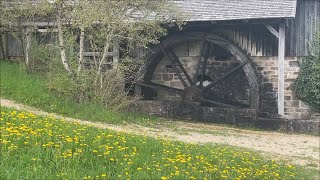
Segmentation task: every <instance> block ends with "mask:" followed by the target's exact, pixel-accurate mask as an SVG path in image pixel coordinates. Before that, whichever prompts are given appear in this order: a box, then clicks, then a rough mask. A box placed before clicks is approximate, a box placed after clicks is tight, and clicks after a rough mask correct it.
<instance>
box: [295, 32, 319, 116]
mask: <svg viewBox="0 0 320 180" xmlns="http://www.w3.org/2000/svg"><path fill="white" fill-rule="evenodd" d="M316 37H317V38H316V40H315V42H314V44H313V50H312V52H311V54H310V55H309V56H307V57H305V58H303V59H301V61H300V64H301V68H300V74H299V77H298V78H297V80H296V82H295V92H296V94H297V96H298V97H299V98H301V100H303V101H305V102H306V103H308V104H309V105H310V106H311V107H312V108H313V109H314V110H316V111H318V112H320V53H319V52H320V51H319V49H320V45H319V42H320V33H317V36H316Z"/></svg>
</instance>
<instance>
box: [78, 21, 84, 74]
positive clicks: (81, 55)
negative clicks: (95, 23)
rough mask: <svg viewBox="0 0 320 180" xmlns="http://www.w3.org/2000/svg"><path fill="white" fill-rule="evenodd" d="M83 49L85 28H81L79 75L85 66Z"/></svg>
mask: <svg viewBox="0 0 320 180" xmlns="http://www.w3.org/2000/svg"><path fill="white" fill-rule="evenodd" d="M83 48H84V27H81V28H80V48H79V62H78V63H79V64H78V70H77V75H79V74H80V72H81V69H82V64H83Z"/></svg>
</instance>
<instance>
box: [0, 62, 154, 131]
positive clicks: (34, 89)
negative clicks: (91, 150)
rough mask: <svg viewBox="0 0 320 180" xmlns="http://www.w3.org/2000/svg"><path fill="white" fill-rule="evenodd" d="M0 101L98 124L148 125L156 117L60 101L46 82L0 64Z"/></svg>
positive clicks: (60, 98)
mask: <svg viewBox="0 0 320 180" xmlns="http://www.w3.org/2000/svg"><path fill="white" fill-rule="evenodd" d="M0 67H1V72H0V73H1V74H0V75H1V81H0V88H1V97H3V98H8V99H11V100H15V101H17V102H20V103H23V104H26V105H30V106H34V107H37V108H40V109H41V110H44V111H47V112H53V113H58V114H61V115H65V116H68V117H73V118H80V119H86V120H90V121H100V122H105V123H111V124H125V123H136V124H143V125H149V124H152V123H154V122H156V121H158V120H159V118H156V117H150V116H146V115H145V116H144V115H136V114H134V113H117V112H113V111H109V110H107V109H106V108H105V107H104V106H102V105H99V104H94V103H77V102H75V101H73V100H72V99H69V98H68V97H64V98H63V97H60V96H56V95H54V94H53V93H51V92H50V91H49V90H48V88H47V79H46V77H45V76H44V75H41V74H27V73H26V71H25V68H24V66H20V65H19V64H16V63H10V62H6V61H0Z"/></svg>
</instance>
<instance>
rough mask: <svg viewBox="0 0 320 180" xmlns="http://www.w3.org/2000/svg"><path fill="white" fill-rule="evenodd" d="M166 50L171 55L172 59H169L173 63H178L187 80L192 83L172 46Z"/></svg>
mask: <svg viewBox="0 0 320 180" xmlns="http://www.w3.org/2000/svg"><path fill="white" fill-rule="evenodd" d="M168 52H169V53H170V54H171V55H172V56H173V59H171V60H172V61H173V63H177V64H178V66H179V67H180V69H181V71H182V72H183V74H184V75H185V76H186V78H187V80H188V81H189V83H190V84H193V83H192V80H191V78H190V76H189V74H188V72H187V71H186V69H185V68H184V67H183V65H182V63H181V62H180V60H179V57H178V56H177V55H176V53H175V52H174V51H173V50H172V48H170V49H168Z"/></svg>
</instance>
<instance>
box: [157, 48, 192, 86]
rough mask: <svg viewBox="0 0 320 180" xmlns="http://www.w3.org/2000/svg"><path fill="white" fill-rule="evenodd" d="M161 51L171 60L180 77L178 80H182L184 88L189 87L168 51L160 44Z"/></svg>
mask: <svg viewBox="0 0 320 180" xmlns="http://www.w3.org/2000/svg"><path fill="white" fill-rule="evenodd" d="M160 49H161V51H162V53H163V54H164V56H165V57H166V58H167V59H168V60H169V62H170V65H171V66H172V68H173V69H174V71H175V72H176V74H177V75H178V78H179V79H180V81H181V83H182V84H183V86H184V87H188V85H187V83H186V81H185V80H184V79H183V77H182V76H181V74H180V72H179V70H178V68H177V67H176V66H175V64H174V60H172V58H170V56H169V54H168V53H167V52H166V50H165V49H164V47H163V46H162V45H161V44H160Z"/></svg>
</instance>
